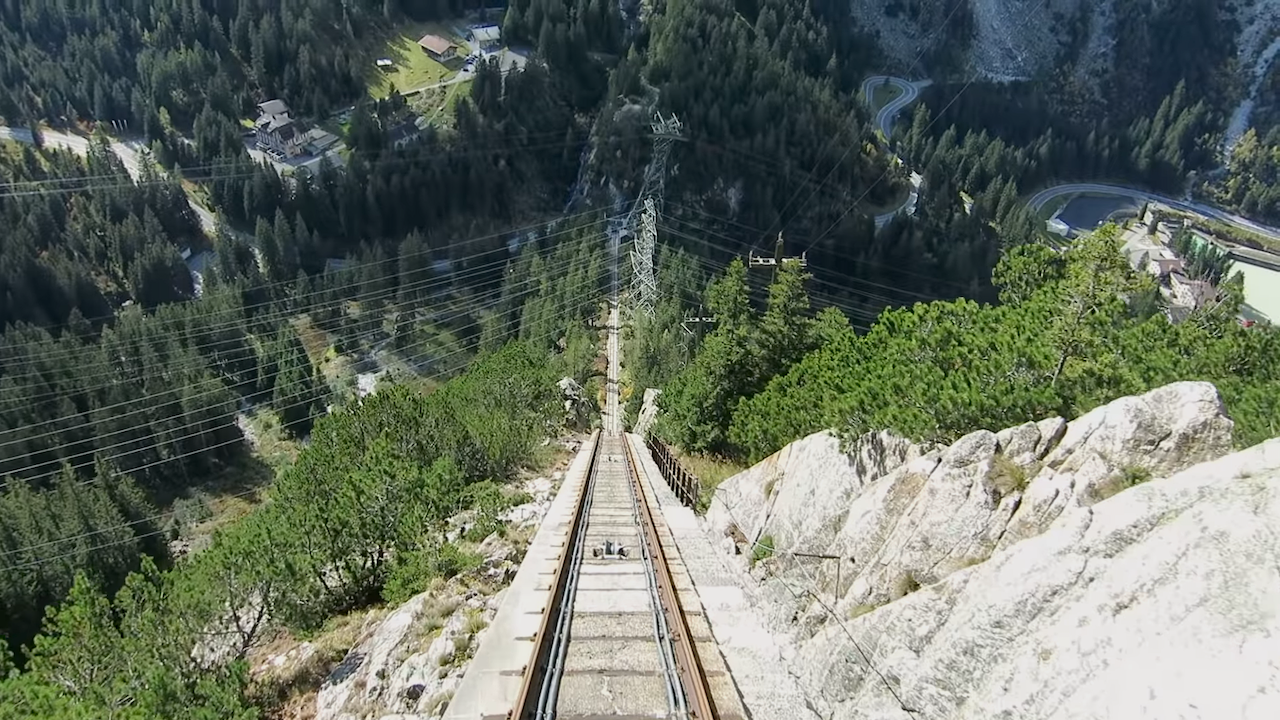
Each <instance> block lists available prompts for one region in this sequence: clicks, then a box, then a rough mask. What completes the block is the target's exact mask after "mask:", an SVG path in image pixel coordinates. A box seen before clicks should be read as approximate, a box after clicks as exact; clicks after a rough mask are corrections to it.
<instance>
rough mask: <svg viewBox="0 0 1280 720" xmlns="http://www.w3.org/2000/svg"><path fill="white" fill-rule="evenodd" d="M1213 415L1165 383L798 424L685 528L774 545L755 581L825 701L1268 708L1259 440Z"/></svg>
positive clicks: (803, 678)
mask: <svg viewBox="0 0 1280 720" xmlns="http://www.w3.org/2000/svg"><path fill="white" fill-rule="evenodd" d="M1231 430H1232V422H1231V420H1230V419H1229V418H1228V416H1227V415H1226V413H1225V410H1224V408H1223V406H1222V404H1221V401H1220V399H1219V397H1218V394H1217V391H1216V389H1215V388H1214V387H1213V386H1212V385H1210V384H1207V383H1198V382H1185V383H1176V384H1173V385H1169V386H1166V387H1163V388H1160V389H1157V390H1154V391H1152V392H1149V393H1147V394H1145V395H1142V396H1139V397H1128V398H1123V399H1120V400H1117V401H1115V402H1113V403H1111V404H1109V405H1106V406H1103V407H1100V408H1097V409H1095V410H1093V411H1092V412H1089V413H1087V414H1086V415H1084V416H1082V417H1080V418H1078V419H1076V420H1074V421H1072V422H1066V421H1064V420H1062V419H1061V418H1050V419H1047V420H1043V421H1041V422H1039V423H1027V424H1024V425H1021V426H1018V427H1014V428H1008V429H1006V430H1002V431H1000V432H989V431H986V430H981V431H978V432H974V433H972V434H970V435H967V436H965V437H963V438H961V439H960V440H958V441H957V442H955V443H954V444H952V445H951V446H949V447H931V446H921V445H917V444H913V443H911V442H908V441H906V440H903V439H901V438H898V437H894V436H892V435H891V434H888V433H879V434H872V435H868V436H864V437H863V438H861V439H859V440H857V441H855V442H854V443H853V444H852V447H851V448H849V451H848V452H844V451H842V450H841V448H840V447H839V444H838V442H837V440H836V439H835V438H834V437H833V436H832V435H830V434H828V433H820V434H816V435H812V436H810V437H807V438H805V439H803V440H800V441H797V442H795V443H792V444H791V445H789V446H787V447H786V448H784V449H783V450H781V451H780V452H778V453H777V454H775V455H774V456H772V457H770V458H768V459H767V460H765V461H764V462H762V463H760V464H759V465H757V466H755V467H753V468H751V469H750V470H748V471H746V472H743V473H741V474H739V475H737V476H735V477H733V478H731V479H729V480H727V481H725V482H724V483H723V484H722V485H721V486H720V487H719V489H718V490H717V492H716V494H715V498H714V500H713V502H712V504H711V507H710V509H709V511H708V514H707V518H706V521H707V523H708V526H709V527H707V528H706V529H707V530H708V531H709V532H714V533H716V534H717V535H722V536H723V537H724V540H723V542H724V548H725V551H726V552H727V553H730V554H735V555H736V556H737V557H736V558H734V559H729V561H730V562H737V563H740V564H741V566H742V567H743V568H744V569H745V568H746V567H747V565H748V563H749V560H748V558H749V557H750V555H751V554H752V550H751V548H750V546H749V545H745V546H744V544H743V543H742V539H743V537H744V536H745V538H746V541H747V543H751V542H756V541H761V540H764V542H763V543H761V544H767V545H770V546H772V547H774V548H776V549H775V550H774V551H773V553H772V554H771V555H770V554H769V553H767V552H760V551H757V552H756V553H755V555H756V557H757V559H759V556H760V555H761V554H765V555H770V556H769V557H766V558H765V559H763V560H759V561H758V562H756V563H755V564H754V567H752V569H751V573H752V574H753V575H754V576H755V577H756V579H757V580H758V581H759V582H760V587H759V598H760V602H761V603H762V605H764V606H765V607H764V609H765V610H766V611H767V613H768V615H769V617H770V618H771V622H772V623H773V625H774V629H775V630H777V631H779V632H781V633H782V634H783V635H784V636H786V637H787V638H788V639H789V640H790V641H791V642H792V643H793V644H794V646H795V648H796V651H795V652H794V653H793V654H792V657H791V658H790V660H789V664H790V667H789V670H790V672H791V673H792V674H793V675H795V676H796V677H797V679H798V680H799V682H800V683H801V685H802V686H803V687H804V688H805V691H806V693H807V694H808V695H809V698H810V701H811V702H812V704H813V706H814V708H815V710H817V711H818V712H819V714H820V715H821V716H823V717H825V718H830V719H831V720H845V719H853V718H895V719H896V718H902V717H905V715H904V714H903V711H902V706H903V705H905V706H906V707H908V708H910V709H911V710H913V711H915V712H916V715H915V716H916V717H921V718H934V717H939V718H940V717H946V718H953V719H966V718H972V719H974V720H978V719H979V718H981V719H983V720H990V719H1002V718H1009V719H1012V718H1018V719H1020V720H1035V719H1036V718H1054V719H1055V720H1064V719H1069V718H1096V717H1123V718H1126V719H1127V720H1138V719H1142V718H1152V719H1155V718H1170V717H1182V718H1193V717H1194V718H1201V717H1203V718H1215V719H1216V718H1263V717H1266V718H1274V717H1280V654H1278V653H1277V652H1276V648H1277V647H1280V646H1278V645H1277V640H1276V638H1277V637H1280V613H1277V612H1276V608H1277V607H1280V530H1277V528H1278V527H1280V439H1276V440H1271V441H1268V442H1266V443H1263V444H1261V445H1258V446H1255V447H1253V448H1250V449H1248V450H1244V451H1241V452H1235V453H1232V446H1231ZM734 538H737V540H736V541H735V539H734ZM790 552H808V553H815V554H833V555H840V556H842V557H844V558H845V559H844V560H841V561H839V563H840V564H841V568H840V572H839V575H837V572H836V564H837V561H831V560H816V559H811V558H803V557H796V556H792V555H789V553H790ZM848 558H853V560H852V561H850V560H849V559H848ZM837 578H838V582H837ZM864 653H865V655H864ZM868 660H869V662H868ZM872 666H874V670H873V669H872ZM888 688H892V689H893V692H895V693H896V695H897V697H895V696H894V694H893V693H891V692H890V691H889V689H888ZM898 698H901V704H900V703H899V700H898Z"/></svg>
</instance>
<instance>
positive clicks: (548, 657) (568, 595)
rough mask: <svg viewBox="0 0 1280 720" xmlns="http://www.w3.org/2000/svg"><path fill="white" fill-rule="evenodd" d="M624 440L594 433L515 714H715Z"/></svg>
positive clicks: (521, 717)
mask: <svg viewBox="0 0 1280 720" xmlns="http://www.w3.org/2000/svg"><path fill="white" fill-rule="evenodd" d="M632 452H633V451H632V448H631V445H630V443H628V442H627V440H626V438H625V437H624V436H622V435H615V434H605V433H602V434H600V435H599V436H598V437H597V444H596V446H595V450H594V454H593V457H592V460H591V471H590V476H589V479H588V480H587V482H586V483H583V485H582V492H581V496H580V497H578V498H577V502H576V508H575V511H574V512H573V513H572V515H571V517H572V518H573V519H572V527H571V528H570V530H569V532H568V534H567V536H566V539H565V544H564V547H563V549H562V551H561V553H560V560H559V563H558V565H557V567H556V570H555V571H554V573H553V574H552V578H551V583H552V584H551V587H550V590H551V592H550V594H549V600H548V603H547V607H545V608H544V609H543V615H542V621H541V625H540V629H539V631H538V634H537V636H536V637H535V639H534V648H533V652H532V656H531V658H530V662H529V664H528V665H526V666H525V671H524V675H523V678H522V682H521V688H520V693H519V695H518V697H517V700H516V703H515V705H514V708H513V710H512V712H511V715H510V718H511V720H552V719H559V720H574V719H577V720H598V719H602V718H629V719H631V720H638V719H639V718H671V719H672V720H712V719H713V718H717V717H718V716H717V714H716V709H715V706H714V705H713V703H712V700H711V693H710V691H709V689H708V684H707V680H706V676H705V673H704V672H703V669H702V665H701V662H700V659H699V657H698V650H697V648H696V647H695V643H694V636H693V633H692V632H691V631H690V628H689V623H688V621H687V619H686V617H685V613H684V611H683V610H682V608H681V605H680V595H679V593H678V592H677V588H676V585H675V581H674V580H673V577H672V572H671V568H670V567H669V566H668V562H667V556H666V551H665V550H664V548H663V543H662V540H661V537H660V536H659V530H658V528H659V524H658V520H657V516H656V515H655V511H654V508H653V505H654V500H653V498H652V497H650V495H649V493H648V492H647V491H646V488H645V486H644V484H643V482H642V481H641V480H640V476H639V474H638V473H637V472H636V468H635V458H634V457H633V456H632ZM733 715H734V716H735V717H737V716H738V715H737V713H733Z"/></svg>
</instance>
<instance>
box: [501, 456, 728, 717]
mask: <svg viewBox="0 0 1280 720" xmlns="http://www.w3.org/2000/svg"><path fill="white" fill-rule="evenodd" d="M592 442H593V446H592V448H591V453H592V455H591V462H590V470H589V475H588V477H587V478H586V480H585V481H584V482H583V484H582V489H581V492H580V494H579V495H578V497H577V498H576V499H575V505H574V509H573V513H572V515H571V517H572V520H571V522H572V526H571V527H570V529H569V531H568V533H567V534H566V536H565V537H566V539H565V543H564V546H563V548H564V549H563V550H562V551H561V554H560V558H559V560H558V562H557V563H556V568H555V570H554V573H553V575H552V579H551V590H550V592H549V594H548V597H547V602H546V605H545V606H544V607H543V610H542V619H541V622H540V624H539V627H538V631H537V634H536V635H535V636H534V647H533V650H532V651H531V655H530V659H529V662H528V663H527V664H526V665H525V667H524V673H523V678H522V681H521V685H520V691H519V694H518V695H517V697H516V702H515V704H514V705H513V706H512V709H511V711H510V712H509V713H508V715H507V717H508V718H509V719H510V720H551V719H553V718H555V717H556V716H557V710H558V708H557V697H558V696H559V693H560V692H561V691H560V687H561V685H560V683H561V680H560V678H561V677H562V674H563V673H564V672H565V668H564V655H565V653H566V649H567V650H568V651H569V652H573V650H572V648H574V647H575V643H577V642H590V641H592V640H599V637H598V636H597V637H590V636H589V637H584V638H582V639H581V640H578V639H576V638H575V637H574V632H575V631H574V630H573V627H574V624H575V623H574V621H573V618H574V617H575V609H574V605H575V601H576V600H577V598H578V588H579V584H578V578H580V577H582V575H581V573H582V569H581V566H580V564H581V562H582V558H583V557H585V556H590V555H591V553H592V552H593V550H588V549H586V548H585V543H586V542H595V540H589V538H591V537H593V535H592V533H594V532H599V531H598V530H588V527H592V528H594V527H595V525H594V524H593V523H594V522H605V523H616V522H617V517H618V516H617V515H616V514H615V513H616V512H617V510H616V508H617V505H616V499H615V500H613V501H612V502H613V503H614V505H613V507H612V508H611V507H609V506H608V502H606V505H605V506H603V509H601V506H600V502H602V501H601V500H600V499H599V497H595V495H594V494H595V493H606V494H607V491H606V490H605V488H607V487H609V485H608V483H609V482H615V480H610V481H608V482H606V481H605V480H600V483H605V485H602V486H600V487H599V488H597V484H598V483H597V479H598V478H607V477H612V478H615V479H616V480H618V481H620V480H622V478H623V476H622V475H618V474H617V473H618V471H619V469H620V468H619V465H620V464H621V465H624V466H625V486H626V487H629V488H630V491H631V493H632V494H631V497H632V498H633V500H634V502H635V506H634V507H635V513H634V515H633V516H632V517H634V521H635V523H636V533H637V538H638V542H640V543H641V544H642V546H643V548H642V549H637V550H635V551H634V552H635V553H636V555H641V554H647V557H648V558H649V560H648V561H646V562H649V564H648V567H649V568H650V569H649V570H647V571H646V574H647V575H648V577H649V578H650V580H651V581H652V585H651V588H650V592H651V593H653V597H654V602H653V604H652V605H651V606H650V607H651V610H652V613H653V614H652V617H653V622H654V623H655V628H657V627H659V626H661V627H663V628H665V630H663V631H662V632H660V633H659V636H658V637H656V638H655V639H656V640H657V641H658V643H659V645H658V646H657V647H658V648H659V650H660V651H661V652H665V653H667V658H668V660H667V663H668V665H667V668H668V669H667V670H666V671H665V672H667V673H669V676H668V678H667V684H666V687H668V688H669V689H670V693H669V694H668V696H667V698H666V700H667V702H668V703H671V704H672V707H670V708H664V709H661V710H660V714H659V715H655V717H667V716H670V717H673V718H675V717H678V718H680V720H716V718H718V717H719V714H718V711H717V708H716V706H715V704H714V701H713V700H712V695H711V688H710V685H709V684H708V681H707V677H706V671H705V669H704V667H703V663H702V660H701V658H700V657H699V655H698V648H697V647H696V644H695V636H694V635H693V632H692V630H691V629H690V625H689V621H688V619H687V618H686V617H685V612H684V609H683V607H682V605H681V602H680V595H679V592H678V591H677V588H676V584H675V580H674V578H673V574H672V572H671V568H670V567H669V565H668V558H667V549H665V548H664V547H663V543H662V538H661V536H660V535H659V527H660V525H659V523H660V520H659V519H658V517H657V513H658V512H659V511H658V510H655V508H654V504H655V503H656V502H657V501H656V498H654V497H653V495H652V492H651V491H650V490H649V489H648V488H647V487H646V486H645V483H644V481H643V480H642V479H641V475H640V472H639V465H638V458H637V456H636V451H635V448H634V447H633V446H632V445H631V443H630V442H629V441H628V440H627V439H626V437H625V436H621V437H619V436H610V438H609V443H606V437H605V435H604V434H603V433H602V432H597V433H596V435H595V437H594V438H593V441H592ZM618 445H621V446H622V447H624V448H625V450H623V451H621V452H618V451H617V446H618ZM610 448H612V449H610ZM611 460H620V461H621V463H618V462H613V461H611ZM613 487H618V486H617V485H614V486H613ZM593 497H595V499H594V500H593ZM615 497H616V496H615ZM597 515H599V516H600V517H599V518H598V519H597V520H592V518H593V517H597ZM600 518H603V519H600ZM584 550H586V552H585V554H584ZM644 551H647V553H645V552H644ZM628 557H633V556H632V555H630V554H629V555H628ZM650 561H651V562H650ZM595 592H599V590H595ZM628 592H630V591H628ZM593 612H596V613H598V612H599V611H593ZM663 648H666V649H663ZM576 672H578V673H582V672H583V670H581V669H578V670H577V671H576ZM576 677H581V675H580V674H579V675H577V676H576ZM559 709H563V707H561V708H559ZM645 710H646V716H647V712H648V710H649V708H647V707H646V708H645ZM653 710H655V711H658V710H659V709H658V708H653ZM615 712H621V714H622V715H625V716H627V717H635V715H634V714H633V713H628V712H622V711H617V710H615ZM566 713H568V714H570V715H571V716H573V717H576V718H580V719H585V718H586V717H588V715H583V714H579V713H576V712H570V711H566ZM672 713H674V714H672ZM562 714H563V713H562ZM589 716H590V717H592V718H598V717H604V716H601V715H598V714H590V715H589ZM735 717H736V716H735Z"/></svg>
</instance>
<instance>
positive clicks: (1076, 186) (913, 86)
mask: <svg viewBox="0 0 1280 720" xmlns="http://www.w3.org/2000/svg"><path fill="white" fill-rule="evenodd" d="M886 81H887V82H888V84H890V85H892V86H894V87H896V88H898V89H899V90H901V91H902V94H901V95H899V96H898V97H896V98H894V99H893V100H892V101H890V102H889V103H887V104H885V106H884V107H883V108H880V110H879V111H877V112H876V118H875V123H876V128H877V129H879V130H880V132H881V133H883V134H884V137H885V139H886V141H887V140H888V138H890V137H892V130H893V121H894V120H895V119H896V118H897V115H898V113H900V112H902V109H903V108H905V107H906V106H907V105H910V104H911V103H912V102H914V101H915V99H916V98H917V97H918V96H919V95H920V89H921V88H925V87H928V86H929V85H930V84H932V81H930V80H920V81H916V82H911V81H909V80H905V79H903V78H896V77H892V76H888V75H873V76H871V77H869V78H867V79H866V80H864V81H863V83H862V94H863V96H864V97H865V98H866V100H867V103H868V104H870V103H871V96H872V93H873V92H874V90H875V88H876V87H877V86H878V85H881V84H883V83H885V82H886ZM919 177H920V176H919V175H918V174H916V173H912V178H911V181H912V182H911V184H912V186H913V187H912V191H911V195H910V197H909V198H908V199H907V202H905V203H903V204H902V206H901V207H899V208H898V209H897V210H894V211H893V212H890V213H886V214H884V215H877V216H876V218H875V221H876V228H881V227H883V226H884V225H885V224H886V223H888V222H889V220H891V219H893V216H894V215H897V214H898V213H899V212H902V211H903V210H904V209H906V211H907V213H908V214H911V213H913V212H914V211H915V204H916V200H917V199H918V196H919V190H920V182H919V179H918V178H919ZM1082 193H1089V194H1092V195H1112V196H1119V197H1127V198H1133V199H1135V200H1138V201H1140V202H1154V203H1159V204H1161V205H1167V206H1168V207H1171V208H1173V209H1175V210H1180V211H1182V212H1188V213H1192V214H1195V215H1200V216H1201V217H1207V218H1212V219H1214V220H1217V221H1218V222H1221V223H1225V224H1227V225H1231V226H1233V227H1237V228H1240V229H1242V230H1247V231H1248V232H1252V233H1256V234H1258V235H1262V236H1265V237H1268V238H1272V239H1274V240H1280V229H1277V228H1273V227H1270V226H1268V225H1263V224H1262V223H1258V222H1254V221H1253V220H1250V219H1248V218H1245V217H1241V216H1239V215H1236V214H1235V213H1230V212H1227V211H1225V210H1222V209H1220V208H1216V207H1213V206H1212V205H1206V204H1204V203H1198V202H1192V201H1189V200H1178V199H1176V198H1171V197H1169V196H1167V195H1161V194H1159V193H1153V192H1149V191H1147V190H1140V189H1138V188H1133V187H1128V186H1124V185H1114V184H1111V183H1091V182H1080V183H1062V184H1059V185H1054V186H1052V187H1048V188H1045V189H1043V190H1041V191H1039V192H1037V193H1036V194H1035V195H1033V196H1031V199H1030V200H1028V201H1027V204H1028V205H1029V206H1030V207H1031V208H1032V209H1033V210H1039V209H1041V208H1043V207H1044V206H1045V205H1046V204H1047V203H1048V202H1049V201H1051V200H1053V199H1054V198H1058V197H1062V196H1064V195H1078V194H1082Z"/></svg>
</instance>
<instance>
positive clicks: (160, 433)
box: [0, 270, 607, 489]
mask: <svg viewBox="0 0 1280 720" xmlns="http://www.w3.org/2000/svg"><path fill="white" fill-rule="evenodd" d="M605 274H607V271H603V270H602V271H600V273H598V274H597V275H595V276H589V277H587V278H585V279H584V280H582V281H581V282H579V283H578V284H577V285H574V286H572V287H573V289H579V288H584V287H588V286H590V285H591V284H592V283H593V282H598V281H599V280H600V279H601V278H602V277H603V276H604V275H605ZM595 302H597V300H592V301H590V302H589V303H588V304H594V303H595ZM500 303H501V299H499V300H498V301H496V302H495V303H493V304H492V305H490V307H492V306H493V305H497V304H500ZM577 306H578V305H577V304H576V303H574V302H573V301H567V302H566V304H564V305H557V306H553V309H555V310H557V311H560V312H564V311H567V310H569V309H571V308H573V307H577ZM483 322H484V321H483V320H480V321H476V322H473V323H470V324H468V325H465V326H463V327H462V328H459V329H460V330H461V329H467V328H472V327H477V326H479V325H480V324H481V323H483ZM519 322H520V319H519V318H513V319H511V320H509V321H507V322H506V323H504V324H503V325H502V327H503V328H504V329H506V328H509V327H510V326H512V325H516V324H518V323H519ZM561 332H562V330H561V329H556V330H554V331H551V332H550V333H547V334H544V336H539V337H536V338H533V339H535V340H536V339H545V338H546V337H552V336H555V335H558V334H559V333H561ZM469 352H471V350H469V349H466V348H460V349H458V350H454V351H452V352H449V353H445V354H444V355H441V356H439V357H437V358H435V360H436V361H437V362H438V361H442V360H445V359H447V358H450V357H455V356H458V355H463V354H466V353H469ZM430 355H431V351H426V352H423V353H420V354H418V355H415V356H413V357H411V358H410V359H409V360H408V361H406V363H412V364H416V362H415V361H417V360H419V359H421V358H426V357H430ZM450 372H453V371H452V370H446V371H442V372H441V373H439V374H438V375H437V376H443V375H446V374H448V373H450ZM429 377H432V376H429ZM309 382H310V380H309V379H304V380H299V381H296V383H295V384H294V387H295V388H296V387H302V389H301V390H300V391H298V392H296V393H293V394H290V395H286V396H285V397H284V398H282V399H280V400H278V401H276V402H280V404H284V405H287V404H289V403H290V402H291V401H301V400H305V399H306V398H307V397H308V395H309V392H310V390H309V387H306V385H307V384H308V383H309ZM209 422H210V421H209V420H208V419H198V420H195V421H191V422H188V423H187V424H186V425H182V426H179V427H177V428H162V429H160V430H156V431H154V432H151V433H150V434H147V435H143V436H141V437H138V438H132V439H130V440H127V441H123V442H119V443H115V444H113V445H109V446H106V447H104V448H96V449H92V448H91V449H90V451H91V453H92V454H94V455H96V454H101V453H103V452H104V451H106V450H112V449H116V448H120V447H125V446H129V445H134V444H137V443H144V444H143V445H141V446H140V447H137V448H135V449H132V450H127V451H125V452H123V453H117V454H115V455H109V456H108V458H109V459H113V458H114V459H118V458H120V457H127V456H128V455H131V454H136V453H140V452H147V451H151V450H153V449H154V448H155V445H156V443H159V442H160V441H161V440H164V439H165V436H167V435H172V434H174V433H176V432H177V431H180V430H192V429H193V428H195V427H198V426H203V425H206V424H208V423H209ZM133 429H134V428H126V429H123V430H120V431H116V432H115V433H111V434H118V433H120V432H127V431H130V430H133ZM202 435H204V433H203V432H188V433H186V434H179V435H176V436H175V437H172V438H169V439H170V441H171V442H178V443H180V442H182V441H184V440H190V439H192V438H196V437H200V436H202ZM108 436H109V435H108ZM104 437H105V436H104ZM148 441H150V442H148ZM232 442H240V438H237V439H235V440H234V441H228V442H221V443H213V444H211V445H208V446H205V447H201V448H197V449H195V450H193V451H190V452H186V453H180V454H178V455H175V456H173V457H169V458H164V459H162V460H159V461H156V462H153V463H148V464H145V465H143V466H141V467H137V468H129V469H127V472H130V473H133V472H138V471H140V470H143V469H148V468H150V467H154V466H156V465H160V464H164V463H166V462H170V461H173V460H175V459H179V458H182V457H190V456H192V455H196V454H199V453H202V452H207V451H209V450H212V449H216V448H218V447H223V446H225V445H228V444H230V443H232ZM54 462H58V467H57V468H55V469H52V470H48V471H44V472H41V473H39V474H37V475H33V476H27V477H23V478H22V480H23V481H25V482H38V481H40V480H44V479H47V478H50V477H53V476H55V475H57V474H58V473H59V472H61V471H62V470H61V465H62V463H64V462H65V460H60V461H49V462H42V463H36V464H32V465H28V466H27V467H26V468H24V470H30V469H32V468H36V467H42V466H45V465H50V464H54ZM18 472H22V471H18ZM11 475H12V473H11ZM11 482H13V481H10V483H11ZM91 482H93V480H89V481H86V482H84V483H82V484H89V483H91ZM10 483H5V484H3V485H0V489H3V488H7V487H8V485H9V484H10Z"/></svg>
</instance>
